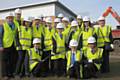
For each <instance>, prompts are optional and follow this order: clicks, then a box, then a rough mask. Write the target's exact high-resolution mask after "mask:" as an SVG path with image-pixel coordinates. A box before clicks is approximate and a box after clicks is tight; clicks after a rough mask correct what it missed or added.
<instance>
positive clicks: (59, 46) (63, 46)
mask: <svg viewBox="0 0 120 80" xmlns="http://www.w3.org/2000/svg"><path fill="white" fill-rule="evenodd" d="M57 48H65V47H64V46H57Z"/></svg>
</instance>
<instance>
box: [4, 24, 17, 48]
mask: <svg viewBox="0 0 120 80" xmlns="http://www.w3.org/2000/svg"><path fill="white" fill-rule="evenodd" d="M3 28H4V34H3V47H4V48H9V47H11V46H12V44H13V42H15V35H16V30H17V26H16V25H15V28H14V30H12V29H11V28H10V26H9V24H8V23H7V22H5V23H4V24H3Z"/></svg>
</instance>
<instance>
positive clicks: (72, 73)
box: [68, 62, 80, 79]
mask: <svg viewBox="0 0 120 80" xmlns="http://www.w3.org/2000/svg"><path fill="white" fill-rule="evenodd" d="M68 75H69V77H70V78H76V79H80V64H79V63H78V62H75V64H74V65H73V67H71V68H70V69H69V70H68Z"/></svg>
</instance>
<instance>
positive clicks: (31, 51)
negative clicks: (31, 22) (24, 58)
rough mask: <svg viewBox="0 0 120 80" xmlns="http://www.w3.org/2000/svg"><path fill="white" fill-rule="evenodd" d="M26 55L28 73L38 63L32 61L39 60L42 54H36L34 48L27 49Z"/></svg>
mask: <svg viewBox="0 0 120 80" xmlns="http://www.w3.org/2000/svg"><path fill="white" fill-rule="evenodd" d="M28 55H29V68H30V71H32V70H33V69H34V67H35V66H36V65H37V64H38V63H39V62H38V61H35V60H34V59H37V60H39V61H40V60H41V58H42V57H41V56H42V52H41V51H40V53H36V51H35V49H34V48H31V49H28Z"/></svg>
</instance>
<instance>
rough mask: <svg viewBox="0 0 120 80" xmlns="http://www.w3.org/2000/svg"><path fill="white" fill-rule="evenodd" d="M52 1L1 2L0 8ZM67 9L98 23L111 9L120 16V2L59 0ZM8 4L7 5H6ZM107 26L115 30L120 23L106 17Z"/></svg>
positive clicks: (119, 0)
mask: <svg viewBox="0 0 120 80" xmlns="http://www.w3.org/2000/svg"><path fill="white" fill-rule="evenodd" d="M43 1H50V0H0V8H1V9H3V8H10V7H14V6H20V5H28V4H32V3H40V2H43ZM59 1H60V2H61V3H63V4H64V5H65V6H66V7H68V8H69V9H71V10H72V11H73V12H74V13H76V14H77V15H78V14H79V15H82V16H83V17H84V16H89V17H90V18H91V20H92V21H96V20H97V19H98V17H99V16H101V15H102V14H103V12H104V11H105V10H106V9H107V8H108V7H109V6H112V7H113V9H114V10H115V11H116V12H117V13H118V14H119V15H120V0H59ZM6 4H7V5H6ZM106 22H107V24H111V25H112V26H113V28H115V26H116V25H118V22H117V21H116V20H115V19H114V18H113V17H112V15H109V16H108V17H106Z"/></svg>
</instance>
